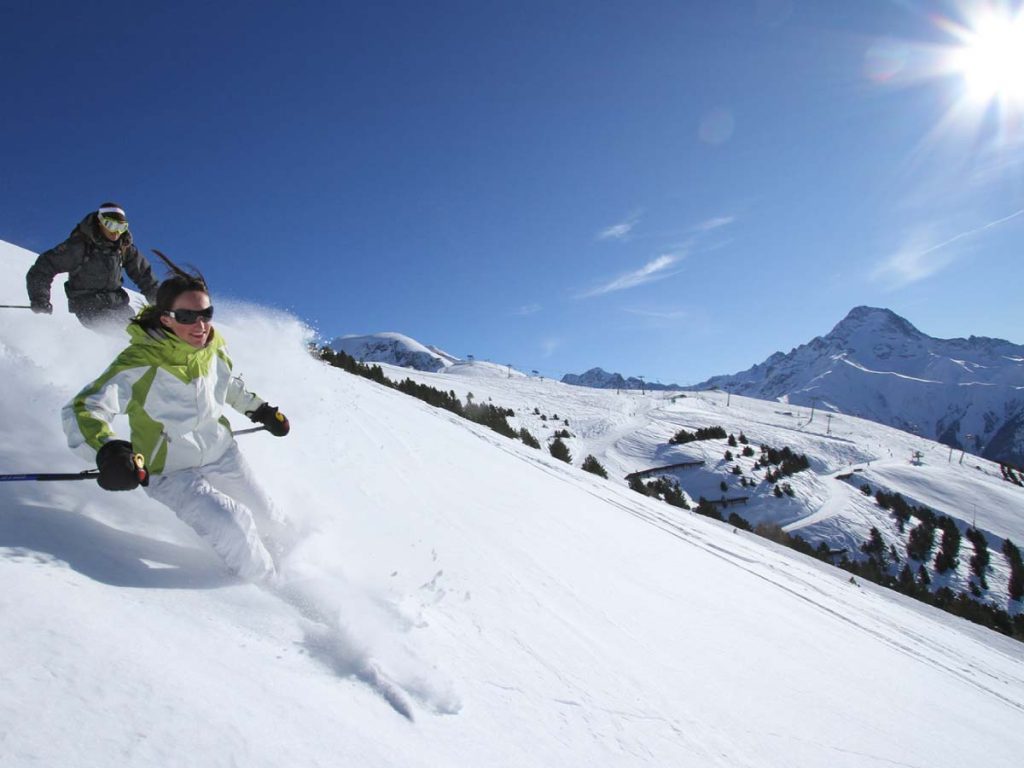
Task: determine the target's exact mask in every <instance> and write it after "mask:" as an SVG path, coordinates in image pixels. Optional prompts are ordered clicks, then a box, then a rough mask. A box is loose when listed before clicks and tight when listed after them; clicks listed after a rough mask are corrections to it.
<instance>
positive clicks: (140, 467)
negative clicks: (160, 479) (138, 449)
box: [132, 453, 149, 486]
mask: <svg viewBox="0 0 1024 768" xmlns="http://www.w3.org/2000/svg"><path fill="white" fill-rule="evenodd" d="M132 463H133V464H135V476H136V477H138V478H139V485H143V486H145V485H149V470H148V469H146V457H145V456H143V455H142V454H141V453H136V454H134V455H132Z"/></svg>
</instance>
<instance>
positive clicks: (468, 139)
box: [0, 0, 1024, 383]
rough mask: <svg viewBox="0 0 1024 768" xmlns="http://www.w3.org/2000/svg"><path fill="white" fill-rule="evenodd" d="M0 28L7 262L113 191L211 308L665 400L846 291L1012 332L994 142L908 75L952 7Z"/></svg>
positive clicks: (480, 6)
mask: <svg viewBox="0 0 1024 768" xmlns="http://www.w3.org/2000/svg"><path fill="white" fill-rule="evenodd" d="M1004 5H1005V4H1004ZM1011 5H1012V4H1011ZM139 6H142V9H141V10H140V7H139ZM150 6H151V7H150ZM0 8H2V10H0V83H2V98H3V119H2V121H0V152H2V153H3V154H2V156H3V163H2V169H0V239H3V240H7V241H10V242H13V243H16V244H18V245H21V246H23V247H26V248H29V249H32V250H35V251H40V250H43V249H45V248H48V247H50V246H52V245H54V244H55V243H57V242H59V241H60V240H61V239H63V238H64V237H65V236H66V235H67V233H68V231H69V230H70V229H71V227H72V226H73V225H74V224H75V223H76V222H77V221H78V220H79V218H80V217H81V216H82V215H84V214H85V213H86V212H87V211H88V210H90V209H91V208H94V207H95V206H96V205H97V204H98V203H100V202H102V201H103V200H106V199H114V200H117V201H120V202H121V203H122V204H123V205H124V206H125V207H126V209H127V210H128V213H129V216H130V218H131V222H132V228H133V232H134V234H135V237H136V241H137V242H138V244H139V245H140V246H142V247H143V248H146V249H148V248H152V247H156V248H160V249H161V250H164V251H165V252H167V253H168V254H169V255H170V256H171V257H172V258H176V259H179V260H181V261H185V262H190V263H194V264H195V265H197V266H198V267H200V268H201V269H202V270H203V271H204V272H205V274H206V275H207V277H208V278H209V280H210V282H211V284H212V286H213V288H214V293H215V294H216V295H221V296H225V295H228V296H232V297H239V298H245V299H249V300H252V301H255V302H259V303H265V304H269V305H273V306H279V307H283V308H287V309H290V310H292V311H294V312H296V313H297V314H299V315H300V316H301V317H303V318H305V319H307V320H308V321H310V322H311V323H312V324H314V325H315V326H316V327H317V328H318V329H319V330H320V332H321V333H322V334H323V335H324V336H327V337H332V336H335V335H339V334H343V333H371V332H377V331H399V332H402V333H406V334H408V335H410V336H413V337H415V338H417V339H418V340H420V341H422V342H424V343H431V344H436V345H438V346H441V347H443V348H445V349H447V350H448V351H449V352H451V353H453V354H456V355H467V354H474V355H476V356H477V357H478V358H489V359H492V360H494V361H496V362H500V363H506V362H508V363H512V364H514V365H516V366H517V367H520V368H522V369H525V370H530V369H539V370H541V371H542V372H544V373H546V374H548V375H561V374H562V373H565V372H581V371H582V370H584V369H586V368H589V367H591V366H594V365H600V366H602V367H604V368H606V369H608V370H614V371H619V372H622V373H624V374H626V375H637V374H642V375H645V376H647V377H648V378H649V379H651V380H655V379H660V380H662V381H666V382H667V381H677V382H680V383H693V382H696V381H698V380H700V379H703V378H706V377H708V376H710V375H713V374H718V373H732V372H735V371H737V370H740V369H743V368H746V367H748V366H749V365H752V364H754V363H755V362H759V361H761V360H762V359H764V358H765V357H767V356H768V355H769V354H771V353H772V352H774V351H776V350H783V351H788V350H789V349H790V348H791V347H793V346H795V345H798V344H801V343H804V342H806V341H808V340H810V339H811V338H812V337H813V336H815V335H819V334H824V333H826V332H827V331H829V330H830V329H831V327H832V326H833V325H834V324H835V323H836V322H838V321H839V320H840V319H842V317H843V316H844V315H845V314H846V312H847V311H848V310H849V309H850V308H852V307H853V306H856V305H859V304H869V305H873V306H885V307H889V308H891V309H893V310H894V311H896V312H898V313H900V314H902V315H903V316H905V317H906V318H907V319H909V320H910V321H911V322H913V323H914V324H915V325H917V326H918V327H919V328H920V329H921V330H923V331H925V332H926V333H930V334H932V335H935V336H943V337H950V336H966V335H970V334H976V335H988V336H998V337H1002V338H1007V339H1009V340H1011V341H1015V342H1018V343H1021V342H1024V311H1022V310H1021V302H1020V296H1021V291H1020V285H1021V281H1020V277H1019V275H1020V266H1019V264H1020V256H1021V252H1022V243H1024V215H1016V216H1015V215H1014V214H1016V213H1017V212H1019V211H1021V210H1022V209H1024V183H1022V181H1021V179H1024V142H1022V139H1024V127H1022V123H1021V121H1018V122H1016V123H1013V122H1012V120H1010V121H1008V120H1006V119H1004V118H1006V116H1007V115H1008V114H1009V113H1008V111H1007V110H1006V109H1004V110H1002V111H1000V110H999V109H997V108H996V107H995V106H991V107H990V108H989V109H988V111H987V112H984V111H983V110H982V109H975V110H974V111H973V112H972V111H971V110H969V109H965V110H959V108H960V107H961V106H963V102H961V101H960V99H961V97H962V96H963V95H964V86H963V81H962V78H960V77H959V76H958V75H957V74H956V73H952V74H950V75H947V76H934V77H923V76H922V75H924V74H925V69H926V68H927V66H928V65H929V64H930V63H934V62H932V61H931V60H930V58H929V55H927V51H925V50H924V49H922V48H921V47H920V45H921V44H927V43H931V44H937V45H941V46H951V45H957V44H959V41H958V39H957V38H956V36H955V35H953V34H951V33H950V31H949V29H948V27H943V26H942V25H941V24H938V23H936V18H939V17H946V18H949V19H951V20H954V21H958V22H959V23H961V24H965V23H967V22H968V20H966V19H965V18H964V17H963V16H962V15H958V12H957V10H956V8H957V7H956V6H955V5H953V4H952V3H943V2H912V0H857V2H849V1H848V0H814V1H813V2H811V0H806V1H804V2H802V1H801V0H688V1H686V2H683V1H678V2H668V1H667V0H664V1H660V0H644V1H643V2H637V1H636V0H633V1H632V2H611V1H609V2H559V1H558V0H548V1H547V2H524V1H523V0H517V1H516V2H487V1H486V0H466V1H465V2H411V1H410V2H374V3H349V2H322V3H321V2H297V3H268V2H245V3H242V2H220V3H189V2H185V3H175V4H163V3H161V4H159V5H157V4H149V3H146V4H120V3H116V2H115V3H111V2H106V3H93V2H74V3H71V2H68V3H48V2H39V3H24V2H23V3H17V4H14V3H8V2H3V3H2V5H0ZM932 58H934V57H932ZM1018 106H1020V105H1019V104H1017V103H1014V104H1011V105H1010V107H1011V108H1016V107H1018ZM958 110H959V111H958ZM954 112H955V115H954V116H952V117H951V114H953V113H954ZM1017 116H1018V117H1019V114H1018V115H1017ZM1011 117H1012V115H1011ZM968 118H976V119H975V120H974V121H973V122H972V121H971V120H970V119H968ZM1007 217H1010V218H1007ZM1004 219H1005V220H1004ZM995 222H999V223H995ZM58 291H59V288H55V291H54V295H55V297H57V298H58V300H63V298H62V297H60V296H59V295H58V293H57V292H58Z"/></svg>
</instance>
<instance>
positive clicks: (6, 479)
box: [0, 469, 100, 483]
mask: <svg viewBox="0 0 1024 768" xmlns="http://www.w3.org/2000/svg"><path fill="white" fill-rule="evenodd" d="M99 474H100V471H99V470H98V469H87V470H85V471H84V472H50V473H35V474H27V475H0V483H13V482H17V481H20V480H40V481H42V480H92V479H93V478H96V477H99Z"/></svg>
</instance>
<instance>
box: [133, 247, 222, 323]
mask: <svg viewBox="0 0 1024 768" xmlns="http://www.w3.org/2000/svg"><path fill="white" fill-rule="evenodd" d="M153 253H155V254H156V255H157V256H159V257H160V260H161V261H162V262H163V263H164V264H166V265H167V268H168V269H169V270H170V272H171V275H170V277H168V278H166V279H164V280H163V281H162V282H161V283H160V285H159V286H158V287H157V289H156V304H153V305H151V306H148V307H146V308H145V309H143V310H142V311H141V312H140V313H139V316H138V317H136V318H135V319H134V320H132V322H133V323H135V324H136V325H140V326H142V327H143V328H145V329H146V330H160V329H162V328H163V324H162V323H161V322H160V317H161V316H162V315H163V314H164V313H165V312H170V311H171V309H173V308H174V300H175V299H177V298H178V297H179V296H181V294H183V293H188V292H189V291H202V292H203V293H206V294H209V293H210V289H209V288H207V287H206V278H205V277H203V275H202V273H201V272H200V271H199V270H198V269H196V268H195V267H192V266H191V265H189V269H190V270H191V271H187V270H184V269H182V268H181V267H179V266H178V265H177V264H175V263H174V262H173V261H171V260H170V259H168V258H167V257H166V256H164V255H163V254H162V253H161V252H160V251H158V250H156V249H155V248H154V249H153Z"/></svg>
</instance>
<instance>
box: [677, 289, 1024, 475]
mask: <svg viewBox="0 0 1024 768" xmlns="http://www.w3.org/2000/svg"><path fill="white" fill-rule="evenodd" d="M1022 357H1024V347H1022V346H1019V345H1015V344H1011V343H1010V342H1008V341H1005V340H1003V339H991V338H980V337H975V336H971V337H969V338H967V339H963V338H957V339H936V338H933V337H931V336H928V335H927V334H925V333H922V332H921V331H919V330H918V329H917V328H915V327H914V325H913V324H911V323H910V322H909V321H907V320H906V319H904V318H902V317H900V316H899V315H897V314H896V313H895V312H893V311H891V310H888V309H880V308H876V307H865V306H860V307H855V308H854V309H852V310H850V312H849V313H848V314H847V315H846V317H845V318H843V320H842V321H840V322H839V323H838V324H837V325H836V326H835V327H834V328H833V329H832V331H831V332H829V333H828V334H827V335H825V336H818V337H816V338H814V339H812V340H811V341H810V342H808V343H807V344H803V345H801V346H799V347H797V348H796V349H793V350H792V351H790V352H789V354H783V353H781V352H776V353H775V354H773V355H772V356H771V357H769V358H768V359H767V360H765V361H764V362H762V363H759V364H757V365H755V366H753V367H752V368H749V369H748V370H746V371H742V372H740V373H737V374H734V375H731V376H715V377H713V378H711V379H709V380H707V381H706V382H703V383H701V384H699V385H697V387H696V388H698V389H703V388H709V387H721V388H723V389H728V390H730V391H732V392H734V393H736V394H743V395H749V396H751V397H758V398H763V399H770V400H775V399H784V400H786V401H788V402H791V403H794V404H798V405H811V404H812V403H818V404H819V405H821V406H822V407H825V408H827V409H830V410H833V411H836V412H840V413H848V414H852V415H856V416H862V417H864V418H868V419H872V420H873V421H878V422H881V423H883V424H887V425H889V426H894V427H897V428H899V429H905V430H907V431H910V432H914V433H916V434H920V435H923V436H926V437H930V438H933V439H936V440H940V441H942V442H944V443H946V444H948V445H952V446H955V447H961V446H966V447H967V448H969V449H975V450H977V451H978V452H980V453H981V454H982V455H983V456H986V457H987V458H991V459H995V460H999V461H1005V462H1008V463H1011V464H1018V465H1019V464H1021V463H1024V430H1022V427H1021V425H1022V424H1024V394H1022V393H1024V364H1022V362H1021V359H1022Z"/></svg>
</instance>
